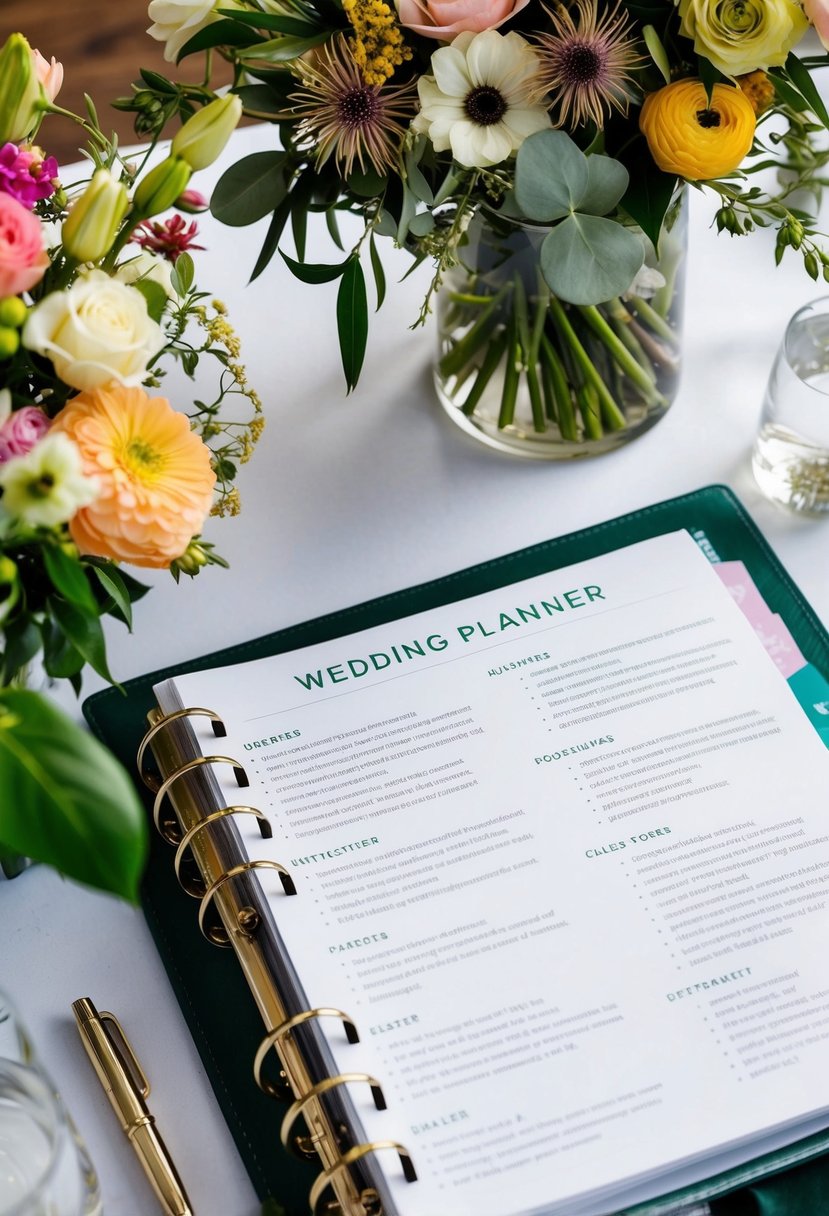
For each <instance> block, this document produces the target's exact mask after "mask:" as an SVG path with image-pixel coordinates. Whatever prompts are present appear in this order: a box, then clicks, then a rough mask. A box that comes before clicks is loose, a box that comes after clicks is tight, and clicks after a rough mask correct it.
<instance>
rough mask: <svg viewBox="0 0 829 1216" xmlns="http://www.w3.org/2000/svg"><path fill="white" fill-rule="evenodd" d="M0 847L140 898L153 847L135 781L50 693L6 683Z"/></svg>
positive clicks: (0, 694)
mask: <svg viewBox="0 0 829 1216" xmlns="http://www.w3.org/2000/svg"><path fill="white" fill-rule="evenodd" d="M0 788H2V790H3V799H2V802H0V849H2V850H4V851H14V852H17V853H20V854H22V855H23V856H26V857H31V858H33V859H35V860H37V861H42V862H46V863H47V864H48V865H51V866H55V867H56V868H57V869H58V870H60V871H61V873H63V874H66V875H68V877H70V878H74V879H76V880H77V881H78V882H83V883H89V884H90V885H92V886H95V887H100V888H102V889H103V890H106V891H112V892H114V893H115V894H117V895H121V896H123V897H124V898H125V899H130V900H133V901H135V900H136V899H137V894H138V882H139V879H140V875H141V871H142V869H143V864H144V858H145V855H146V847H147V841H146V836H147V831H146V823H145V818H144V813H143V809H142V807H141V804H140V802H139V801H138V798H137V796H136V793H135V789H134V787H133V784H132V781H131V779H130V778H129V776H128V775H127V773H126V772H125V771H124V770H123V769H122V768H121V766H120V765H119V764H118V763H117V761H116V760H115V759H114V758H113V757H112V756H111V755H110V753H109V752H108V751H107V750H106V748H104V747H102V746H101V744H99V743H98V742H97V741H96V740H95V739H94V738H93V737H92V736H91V735H90V734H89V733H88V732H87V731H85V730H83V729H82V728H81V727H79V726H76V725H75V723H74V722H72V720H71V719H70V718H68V717H67V716H66V715H65V714H63V713H61V712H60V711H59V710H58V709H57V708H56V707H55V706H54V705H52V704H51V703H50V702H49V701H47V700H46V699H45V698H44V697H40V696H38V695H37V694H36V693H33V692H28V691H25V690H23V689H10V688H5V689H0Z"/></svg>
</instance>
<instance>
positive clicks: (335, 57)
mask: <svg viewBox="0 0 829 1216" xmlns="http://www.w3.org/2000/svg"><path fill="white" fill-rule="evenodd" d="M823 8H824V0H804V3H803V4H801V3H799V2H798V0H739V2H736V0H733V2H732V0H727V2H726V3H720V2H717V3H715V2H714V0H679V3H678V4H673V3H670V2H669V0H608V2H605V0H569V2H568V3H564V2H562V0H546V2H545V0H396V5H392V4H391V3H386V2H384V0H234V2H233V3H232V4H231V3H223V2H222V0H151V2H150V5H149V10H148V11H149V15H150V18H151V19H152V21H153V24H152V26H151V27H150V30H149V33H150V34H151V35H152V36H153V37H154V38H156V39H159V40H161V41H163V42H164V43H165V55H166V58H167V59H168V60H170V61H173V60H180V59H182V58H184V57H186V56H190V55H194V54H204V55H205V57H206V64H207V68H206V79H207V80H208V81H209V79H210V67H211V62H212V57H214V56H215V55H216V54H219V55H220V56H221V57H222V58H224V59H226V60H228V61H229V62H230V63H231V64H232V65H233V71H234V84H233V86H232V90H233V92H234V93H235V94H236V96H238V97H239V98H240V99H241V102H242V105H243V107H244V111H245V113H246V114H248V115H250V116H251V117H253V118H258V119H262V120H266V121H268V122H272V123H274V124H275V126H276V128H277V131H278V135H279V142H280V145H281V146H279V147H274V149H273V150H272V151H263V152H258V153H256V154H255V155H252V156H249V157H246V158H245V159H243V160H241V161H239V162H238V163H237V164H235V165H233V166H232V167H231V168H230V169H228V170H227V172H226V173H225V174H224V176H223V177H222V178H221V179H220V181H219V183H218V186H217V188H216V190H215V191H214V193H213V198H212V204H211V207H212V211H213V213H214V215H215V216H216V217H217V218H219V219H220V220H222V221H223V222H225V223H227V224H230V225H244V224H248V223H251V222H253V221H255V220H259V219H261V218H263V217H264V216H267V215H270V216H271V220H270V224H269V227H268V230H267V235H266V238H265V242H264V245H263V247H262V251H261V254H260V256H259V258H258V261H257V262H256V265H255V267H254V269H253V274H254V276H256V275H259V274H261V273H262V271H263V270H264V269H265V267H266V266H267V264H268V262H269V261H270V259H271V258H272V257H273V255H274V253H275V252H276V251H277V249H278V248H280V243H281V241H282V236H283V232H284V230H285V228H286V225H287V224H288V221H289V220H290V222H291V230H292V235H293V250H292V252H291V253H290V254H289V253H287V252H284V251H282V250H281V249H280V252H281V253H282V257H283V259H284V260H285V262H286V263H287V265H288V266H289V268H290V269H291V271H292V272H293V273H294V274H295V275H296V276H297V277H298V278H299V279H301V280H302V281H303V282H306V283H318V282H321V281H331V280H339V291H338V300H337V319H338V326H339V338H340V346H341V350H342V359H343V367H344V371H345V378H346V383H347V385H348V388H349V389H351V388H353V387H354V385H355V384H356V383H357V379H358V376H359V374H360V368H361V364H362V361H363V355H364V350H365V344H366V336H367V329H368V300H367V296H368V292H367V285H366V278H367V276H366V273H365V271H364V266H367V267H370V275H371V276H373V279H374V289H375V292H376V299H377V304H378V306H379V304H380V303H381V302H382V300H383V297H384V294H385V290H386V284H385V277H384V271H383V266H382V263H381V260H380V258H379V256H378V250H377V241H378V238H380V237H388V238H389V239H391V240H392V241H394V242H395V243H396V244H397V245H398V246H400V247H402V248H404V249H406V250H408V251H409V252H410V253H411V255H412V257H413V258H414V262H415V264H420V263H423V262H430V263H431V264H432V266H433V268H434V273H433V276H432V279H431V282H430V284H429V286H428V289H427V291H426V297H425V300H424V303H423V308H422V310H421V313H420V316H419V317H418V318H417V321H418V322H423V321H424V320H425V318H426V317H427V315H428V314H429V313H430V311H431V310H432V303H433V300H434V299H435V296H436V293H437V295H438V298H439V300H440V301H441V308H440V317H439V322H440V324H439V328H440V340H441V350H440V355H439V358H438V361H437V365H436V382H437V385H438V389H439V394H440V396H441V398H442V400H443V402H444V404H445V405H446V406H447V408H448V409H450V410H451V411H452V412H453V413H454V415H455V416H456V417H457V419H458V420H459V421H461V422H462V424H464V425H467V426H468V427H474V428H476V429H478V430H479V431H481V432H483V433H484V434H485V435H486V436H487V437H488V439H489V441H490V442H492V443H495V444H500V443H503V444H506V445H507V446H511V447H514V448H516V449H518V448H521V447H523V446H526V447H527V448H528V450H529V451H530V453H531V454H533V455H543V456H550V455H553V456H555V455H561V454H583V453H585V452H587V451H602V450H605V449H606V448H607V447H610V446H614V445H615V444H616V443H618V442H621V441H623V440H625V439H627V438H629V437H631V436H632V435H633V434H636V433H639V431H641V430H643V429H644V428H645V427H647V426H650V425H652V424H653V422H654V421H656V420H657V419H658V418H659V417H661V416H662V414H663V413H664V410H665V409H666V407H667V405H668V403H669V401H670V399H671V397H672V395H673V392H674V390H675V386H676V382H677V375H678V365H679V336H678V319H679V308H680V298H681V283H682V273H681V272H682V256H683V248H684V245H683V223H684V201H683V200H684V194H685V193H687V191H683V187H684V185H685V184H686V183H691V184H692V185H693V186H694V187H695V188H703V189H705V190H706V191H707V192H708V193H709V194H710V195H711V196H712V197H713V199H714V203H715V212H714V218H715V221H716V224H717V227H718V228H719V229H720V230H725V231H727V232H728V233H729V234H731V235H738V234H744V233H747V232H750V231H751V230H752V229H754V228H758V227H769V226H771V227H773V228H775V229H776V231H777V244H776V249H777V256H778V260H779V258H780V257H781V256H782V255H783V254H784V253H785V251H786V250H787V249H789V248H791V249H793V250H797V251H799V253H800V255H801V256H802V257H803V260H804V265H805V269H806V271H807V273H808V274H809V275H810V276H811V277H812V278H817V277H818V276H819V275H820V274H824V275H825V274H827V269H826V268H827V258H826V255H825V254H824V253H823V251H822V250H821V249H820V248H819V247H818V245H817V244H816V242H815V240H814V237H815V229H814V219H813V217H812V215H811V214H810V213H808V212H806V211H804V210H802V209H801V208H802V204H801V203H798V204H797V205H795V201H794V200H795V198H797V199H802V197H803V193H802V189H803V187H806V189H807V190H808V189H810V188H816V186H817V184H818V182H819V180H820V174H821V171H822V169H823V166H824V165H825V163H826V160H827V158H828V157H829V152H827V146H826V140H825V139H823V138H822V136H823V133H824V129H825V127H826V126H827V125H829V114H827V111H826V108H825V106H824V104H823V102H822V101H821V99H820V96H819V94H818V91H817V89H816V88H815V85H814V83H813V80H812V76H811V69H813V68H815V67H819V66H823V65H825V64H826V63H827V61H829V60H827V56H826V55H824V54H822V53H821V54H819V55H817V56H815V57H806V58H798V57H797V55H796V54H795V53H794V50H793V48H794V47H795V46H796V45H797V44H798V43H799V42H800V40H801V38H802V37H803V36H804V35H805V34H806V33H807V31H808V30H809V28H810V24H811V23H812V22H814V24H815V26H816V28H817V30H818V33H819V34H820V35H821V36H827V37H829V18H827V17H826V16H825V14H824V12H823ZM142 76H143V79H142V81H141V82H140V83H139V84H137V85H135V86H134V95H133V97H131V98H125V99H122V100H121V101H120V102H119V103H118V104H119V105H121V106H122V107H124V108H126V109H131V110H133V111H134V112H135V113H136V124H137V129H138V130H139V131H144V132H146V131H151V132H153V133H156V132H157V131H158V130H160V129H161V128H162V127H163V125H164V123H165V122H166V120H167V119H168V118H170V117H171V116H172V115H174V114H175V113H176V111H177V110H178V111H183V112H184V113H186V112H187V109H188V107H191V106H192V105H193V103H194V92H195V91H194V90H193V88H192V87H191V86H186V85H179V84H176V83H174V82H173V81H171V80H167V79H164V78H159V76H158V75H157V74H150V73H143V74H142ZM203 96H204V97H209V96H210V92H209V89H207V90H206V91H205V92H204V94H203ZM195 100H198V98H195ZM275 142H276V141H275ZM758 175H760V176H758ZM313 212H319V213H321V214H322V215H324V217H325V221H326V223H327V225H328V227H329V230H330V232H331V237H332V240H333V242H334V244H335V245H336V246H337V247H338V248H339V250H340V254H338V255H337V256H336V257H335V258H333V259H332V260H331V262H330V263H328V264H322V265H321V264H309V263H308V262H307V261H306V258H305V249H306V226H307V221H308V216H309V214H311V213H313ZM344 214H348V215H351V216H355V217H356V218H357V220H358V222H359V225H360V228H359V229H358V235H357V239H356V240H353V241H350V242H349V243H345V242H344V240H343V238H342V236H341V231H340V224H339V220H340V218H341V217H342V216H343V215H344ZM351 231H353V229H351ZM525 441H527V442H526V445H525Z"/></svg>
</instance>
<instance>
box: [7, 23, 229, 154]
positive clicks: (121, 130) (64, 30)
mask: <svg viewBox="0 0 829 1216" xmlns="http://www.w3.org/2000/svg"><path fill="white" fill-rule="evenodd" d="M149 24H150V21H149V19H148V17H147V0H115V2H114V3H113V0H60V3H59V4H55V3H54V0H0V39H2V40H3V41H5V39H6V37H7V36H8V35H9V34H10V33H12V32H13V31H15V30H19V31H20V33H22V34H25V35H26V37H27V38H28V40H29V42H30V43H31V45H32V46H33V47H36V48H37V49H38V50H39V51H40V52H41V54H43V55H45V56H46V58H47V59H48V58H51V56H52V55H54V57H55V58H56V59H59V60H60V61H61V62H62V63H63V65H64V69H65V73H66V74H65V77H64V85H63V89H62V90H61V93H60V96H59V97H58V102H59V103H60V104H61V105H62V106H64V107H66V108H67V109H69V110H72V111H74V112H75V113H83V112H84V102H83V95H84V93H89V94H90V95H91V96H92V98H93V100H94V102H95V105H96V107H97V109H98V116H99V119H100V121H101V126H102V127H103V129H104V130H105V131H107V132H109V131H110V130H114V131H116V132H117V133H118V137H119V140H120V142H122V143H135V142H136V139H135V135H134V132H133V125H132V119H133V116H132V115H131V114H124V113H122V112H121V111H119V110H114V109H112V108H111V106H110V104H109V103H110V102H111V101H112V100H113V99H114V98H116V97H124V96H128V95H129V94H130V91H131V90H130V83H131V81H133V80H137V79H138V69H139V68H142V67H144V68H152V69H153V70H154V71H158V72H162V73H163V74H164V75H166V76H168V77H170V78H171V79H178V80H191V81H192V80H197V79H198V78H199V77H200V75H201V71H202V67H203V60H202V57H201V56H195V57H194V58H193V59H192V60H189V61H187V62H185V63H184V64H183V65H182V66H181V67H180V68H177V67H176V66H175V64H169V63H165V61H164V56H163V50H164V48H163V45H162V43H160V42H156V41H155V40H154V39H152V38H150V37H149V36H148V34H147V33H146V30H147V27H148V26H149ZM228 79H229V75H227V74H225V75H224V76H222V77H221V81H222V82H227V80H228ZM169 134H170V135H172V134H173V129H172V128H171V130H170V131H169ZM40 141H41V143H42V145H43V147H44V148H45V149H46V151H48V152H50V153H51V154H52V155H54V156H56V157H57V159H58V163H59V164H60V163H64V164H65V163H69V162H73V161H77V160H78V159H79V156H78V149H79V148H80V147H81V146H82V145H83V132H82V131H81V130H80V128H78V127H76V126H75V125H74V124H73V123H72V122H71V121H70V120H69V119H63V118H59V117H51V118H49V119H47V122H46V123H45V125H44V126H43V127H42V129H41V135H40Z"/></svg>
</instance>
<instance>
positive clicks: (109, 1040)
mask: <svg viewBox="0 0 829 1216" xmlns="http://www.w3.org/2000/svg"><path fill="white" fill-rule="evenodd" d="M72 1012H73V1013H74V1015H75V1020H76V1021H77V1023H78V1030H79V1031H80V1036H81V1039H82V1041H83V1045H84V1047H85V1048H86V1054H87V1055H88V1056H89V1058H90V1060H91V1061H92V1067H93V1068H94V1069H95V1071H96V1073H97V1074H98V1079H99V1080H100V1082H101V1084H102V1085H103V1087H104V1090H105V1092H106V1095H107V1097H108V1098H109V1100H110V1103H111V1105H112V1109H113V1110H114V1111H115V1113H116V1115H117V1116H118V1121H119V1122H120V1124H121V1127H122V1128H123V1130H124V1132H125V1134H126V1136H127V1139H128V1140H129V1142H130V1144H131V1145H132V1147H133V1148H134V1149H135V1151H136V1153H137V1154H138V1160H139V1161H140V1162H141V1167H142V1169H143V1170H144V1173H145V1174H146V1175H147V1178H148V1179H149V1181H150V1185H151V1186H152V1188H153V1190H154V1191H155V1193H156V1197H157V1198H158V1202H159V1203H160V1204H161V1207H162V1208H163V1209H164V1211H165V1212H166V1213H167V1216H193V1213H192V1209H191V1207H190V1201H189V1200H188V1198H187V1195H186V1194H185V1192H184V1187H183V1186H182V1184H181V1179H180V1178H179V1176H178V1174H177V1172H176V1167H175V1166H174V1165H173V1162H172V1160H171V1158H170V1154H169V1153H168V1152H167V1149H166V1148H165V1147H164V1141H163V1140H162V1139H161V1136H160V1135H159V1134H158V1132H157V1131H156V1127H155V1120H154V1119H153V1116H152V1115H151V1114H150V1112H149V1110H148V1109H147V1103H146V1101H145V1099H146V1098H147V1097H148V1095H149V1092H150V1086H149V1083H148V1081H147V1078H146V1077H145V1075H144V1072H143V1070H142V1068H141V1065H140V1064H139V1063H138V1061H137V1059H136V1058H135V1053H134V1052H133V1050H132V1048H131V1047H130V1044H129V1042H128V1040H127V1037H126V1035H125V1034H124V1032H123V1030H122V1029H121V1026H120V1025H119V1023H118V1019H117V1018H116V1017H114V1016H113V1014H111V1013H98V1011H97V1009H96V1008H95V1006H94V1005H93V1004H92V1002H91V1001H90V1000H89V998H88V997H81V999H80V1000H78V1001H73V1002H72ZM108 1022H109V1023H112V1025H113V1026H114V1027H115V1029H116V1031H117V1032H118V1037H117V1039H116V1038H115V1037H113V1035H112V1033H111V1031H110V1030H109V1028H108V1027H107V1023H108Z"/></svg>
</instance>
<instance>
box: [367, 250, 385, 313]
mask: <svg viewBox="0 0 829 1216" xmlns="http://www.w3.org/2000/svg"><path fill="white" fill-rule="evenodd" d="M368 251H369V257H370V259H371V270H372V273H373V275H374V287H375V290H376V292H377V308H376V309H375V311H376V312H379V311H380V306H381V304H382V303H383V301H384V300H385V298H386V272H385V271H384V270H383V263H382V262H381V261H380V254H379V253H378V252H377V243H376V241H375V239H374V233H373V232H372V234H371V240H370V241H369V243H368Z"/></svg>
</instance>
